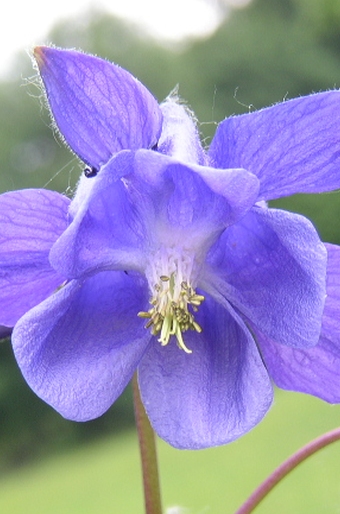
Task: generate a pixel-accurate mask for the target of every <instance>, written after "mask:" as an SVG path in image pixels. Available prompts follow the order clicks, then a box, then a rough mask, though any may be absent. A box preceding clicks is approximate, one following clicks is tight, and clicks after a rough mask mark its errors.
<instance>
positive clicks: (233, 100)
mask: <svg viewBox="0 0 340 514" xmlns="http://www.w3.org/2000/svg"><path fill="white" fill-rule="evenodd" d="M339 26H340V1H338V0H254V1H253V2H252V3H251V4H250V5H249V6H248V7H247V8H245V9H242V10H235V11H234V12H232V14H231V16H230V17H229V18H228V19H226V21H225V22H224V23H223V24H222V25H221V26H220V28H219V30H217V31H216V33H215V34H213V35H212V36H211V37H210V38H207V39H204V40H196V41H194V40H192V41H189V42H186V43H185V44H183V45H182V46H177V47H174V48H171V47H169V46H165V45H161V44H157V43H156V42H155V41H154V40H153V39H151V37H147V36H146V35H145V34H144V33H143V32H142V31H141V30H140V29H137V28H136V26H134V25H129V24H124V23H123V22H122V21H119V20H117V19H115V18H113V17H112V16H108V15H105V14H103V13H102V12H99V11H90V12H88V13H85V14H84V15H83V16H82V17H78V18H76V19H70V20H68V21H63V22H62V23H60V24H59V25H57V26H55V28H54V29H53V31H52V32H51V34H50V35H49V37H48V41H51V42H53V44H55V45H57V46H62V47H75V48H82V49H83V50H84V51H87V52H91V53H93V54H97V55H99V56H102V57H105V58H107V59H109V60H111V61H114V62H116V63H118V64H120V65H121V66H123V67H124V68H126V69H128V70H130V71H131V72H132V73H133V74H134V75H136V76H137V77H138V78H139V79H140V80H141V81H142V82H143V83H144V84H145V85H146V86H147V87H148V88H149V89H150V90H151V91H152V92H153V93H154V94H155V96H156V97H157V98H158V99H159V100H162V99H164V98H165V97H166V96H167V95H168V94H169V92H170V91H171V90H172V89H173V88H174V87H175V86H176V85H177V84H179V93H180V95H181V96H182V97H183V98H184V99H185V100H186V101H187V102H188V104H189V105H190V106H191V107H192V109H193V110H194V111H195V113H196V115H197V117H198V119H199V120H200V122H201V124H200V130H201V132H202V138H203V139H204V141H205V142H206V144H208V143H209V140H210V138H211V136H212V135H213V133H214V131H215V127H216V123H217V122H219V121H220V120H222V119H223V118H224V117H226V116H227V115H231V114H240V113H245V112H249V110H253V109H258V108H261V107H264V106H267V105H270V104H272V103H275V102H278V101H281V100H283V99H286V98H293V97H295V96H299V95H304V94H309V93H311V92H316V91H320V90H324V89H331V88H334V87H337V86H338V85H339V83H340V32H339V30H338V27H339ZM17 68H18V69H20V75H21V77H25V78H24V79H22V78H21V79H20V80H12V81H8V82H3V83H1V84H0V113H1V119H2V120H4V123H2V125H1V126H0V156H1V162H2V172H1V174H0V190H1V191H6V190H12V189H19V188H26V187H47V188H50V189H56V190H59V191H62V192H65V193H66V194H70V195H71V194H72V191H73V190H74V187H75V184H76V181H77V178H78V176H79V173H80V172H81V169H82V165H81V163H80V162H79V161H78V159H77V158H76V157H75V156H73V155H72V154H71V153H70V151H69V150H68V149H67V148H66V147H65V146H64V144H63V143H61V142H60V139H59V137H58V135H57V134H56V132H55V131H52V130H51V126H52V123H51V120H50V117H49V114H48V111H47V110H46V109H45V108H44V102H43V100H42V95H41V89H40V88H39V86H38V81H37V79H36V77H35V76H34V75H35V74H34V72H33V71H32V67H31V64H30V62H29V60H28V59H26V61H23V60H22V59H18V62H17ZM32 77H33V78H32ZM275 205H276V206H279V207H284V208H287V209H291V210H293V211H296V212H301V213H304V214H306V215H307V216H308V217H310V218H311V219H313V221H314V223H315V224H316V226H317V228H318V229H319V231H320V233H321V235H322V236H323V238H324V239H325V240H328V241H332V242H335V243H336V242H338V243H340V230H339V227H338V224H337V223H334V220H336V221H337V220H339V219H340V202H339V194H338V193H331V194H327V195H308V196H304V195H298V196H296V197H293V198H290V199H282V200H279V201H277V202H275ZM0 352H1V354H0V377H1V378H0V449H1V450H2V453H3V459H2V462H3V464H2V466H5V465H6V464H8V463H14V462H20V461H22V460H24V459H25V458H26V456H27V457H29V456H30V455H33V454H35V453H36V452H37V451H40V452H41V451H42V450H44V449H45V448H47V447H50V448H56V447H57V445H59V446H60V444H65V445H68V444H70V443H73V442H76V441H79V440H83V439H84V438H86V437H87V436H88V435H92V434H94V433H97V432H102V431H103V430H105V429H107V428H109V427H110V429H114V428H115V427H117V428H121V427H123V426H125V424H126V423H128V422H130V421H131V419H132V412H131V402H129V401H128V400H126V398H125V397H124V398H123V399H122V400H121V402H119V403H117V405H116V406H115V407H114V408H113V409H112V410H111V411H110V412H109V413H108V414H106V415H105V416H104V417H103V418H102V419H101V420H98V421H94V422H91V423H87V424H85V425H84V424H75V423H71V422H68V421H66V420H63V419H61V418H60V416H58V415H57V414H56V413H54V412H53V410H52V409H50V408H49V407H47V406H46V405H45V404H43V403H42V402H41V401H40V400H39V399H37V398H36V397H35V395H34V394H33V393H32V392H31V391H30V390H29V389H28V387H27V386H26V384H24V382H23V380H22V379H21V378H20V373H19V371H18V370H17V368H16V365H15V362H14V360H13V357H12V354H11V351H10V348H9V345H8V343H4V344H3V345H2V346H1V347H0ZM125 420H126V421H125Z"/></svg>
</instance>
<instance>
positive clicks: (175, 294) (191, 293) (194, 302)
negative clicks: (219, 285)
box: [138, 253, 204, 353]
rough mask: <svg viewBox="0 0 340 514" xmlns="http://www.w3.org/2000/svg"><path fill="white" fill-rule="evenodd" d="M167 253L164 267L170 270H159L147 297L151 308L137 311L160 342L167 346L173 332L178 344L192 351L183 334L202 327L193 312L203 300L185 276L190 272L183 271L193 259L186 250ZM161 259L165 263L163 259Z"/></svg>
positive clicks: (187, 350)
mask: <svg viewBox="0 0 340 514" xmlns="http://www.w3.org/2000/svg"><path fill="white" fill-rule="evenodd" d="M168 257H169V259H168V262H167V266H166V267H167V268H168V269H170V271H168V272H166V273H164V274H163V273H162V274H158V277H157V281H156V283H154V286H153V295H152V298H151V300H150V304H151V305H152V307H151V309H150V310H149V311H147V312H144V311H143V312H139V313H138V316H139V317H141V318H148V319H149V321H148V322H147V324H146V325H145V328H150V330H151V334H152V335H154V336H156V335H158V334H160V336H159V339H158V341H159V342H160V343H161V345H162V346H166V345H167V344H168V343H169V341H170V339H171V336H175V337H176V339H177V345H178V346H179V348H181V349H182V350H184V351H185V352H186V353H192V351H191V350H189V348H187V346H186V345H185V343H184V340H183V335H182V334H183V332H186V331H187V330H195V331H196V332H199V333H200V332H202V328H201V327H200V325H199V324H198V323H197V322H196V321H195V318H194V313H195V312H197V310H198V307H199V306H200V305H201V303H202V302H203V300H204V296H202V295H200V294H197V293H196V291H195V289H193V287H192V285H191V284H190V281H189V279H188V278H186V277H188V276H190V274H189V275H188V274H187V273H186V272H188V271H191V268H192V266H191V265H192V259H189V260H188V259H187V258H185V257H186V256H185V254H184V256H183V254H181V255H180V256H179V257H176V256H174V255H173V253H170V255H168ZM183 257H184V258H183ZM161 260H162V261H163V264H164V259H161ZM163 267H164V266H163ZM156 268H158V266H156ZM188 268H189V269H188ZM158 270H159V268H158ZM153 271H155V269H153ZM154 274H155V273H153V276H154ZM154 282H155V281H154Z"/></svg>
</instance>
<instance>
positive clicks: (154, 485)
mask: <svg viewBox="0 0 340 514" xmlns="http://www.w3.org/2000/svg"><path fill="white" fill-rule="evenodd" d="M132 388H133V401H134V408H135V418H136V426H137V432H138V440H139V449H140V456H141V462H142V473H143V487H144V500H145V513H146V514H162V505H161V494H160V484H159V473H158V463H157V452H156V441H155V433H154V431H153V429H152V427H151V425H150V421H149V418H148V416H147V414H146V412H145V409H144V405H143V403H142V399H141V397H140V393H139V386H138V380H137V373H135V375H134V377H133V379H132Z"/></svg>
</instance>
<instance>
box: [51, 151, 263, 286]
mask: <svg viewBox="0 0 340 514" xmlns="http://www.w3.org/2000/svg"><path fill="white" fill-rule="evenodd" d="M216 191H218V192H216ZM257 191H258V180H257V178H256V177H255V176H254V175H252V174H250V173H248V172H247V171H245V170H215V169H213V168H206V167H201V166H198V165H197V166H195V165H192V166H186V165H184V164H182V163H180V162H178V161H177V160H175V159H172V158H171V157H167V156H165V155H161V154H160V153H158V152H154V151H151V150H139V151H137V152H135V153H133V152H129V151H125V152H120V153H119V154H117V155H116V156H115V157H113V158H112V159H111V160H110V161H109V163H108V164H107V165H106V166H104V167H103V168H102V169H101V171H100V174H99V175H98V177H96V182H95V183H94V185H93V187H92V189H91V191H90V192H89V194H88V195H87V197H86V200H85V201H84V202H83V204H82V205H81V207H79V209H78V211H77V213H76V216H75V219H74V221H73V222H72V224H71V225H70V227H69V228H68V230H67V231H66V232H65V233H64V234H63V236H62V237H61V238H60V239H59V240H58V242H57V243H56V245H55V246H54V247H53V249H52V251H51V254H50V259H51V263H52V265H53V266H54V267H55V269H58V270H59V272H60V273H63V274H64V275H65V276H67V277H68V278H75V277H80V276H81V275H82V274H83V273H90V272H92V271H93V270H98V269H123V270H128V269H135V270H139V271H143V269H145V266H146V258H147V253H150V251H153V250H152V249H153V248H154V247H155V246H158V245H159V244H162V243H163V244H164V245H166V246H171V245H176V244H178V242H180V243H181V244H182V243H183V240H184V239H185V240H186V241H187V245H191V246H192V247H193V248H198V250H199V251H200V250H201V248H200V246H201V247H205V246H206V242H207V241H210V240H211V239H213V238H214V237H216V233H218V232H219V231H221V230H223V229H224V227H225V226H227V225H229V224H231V223H233V222H234V221H235V220H236V219H238V218H239V217H241V216H243V215H244V214H245V212H247V211H248V210H249V209H250V208H251V207H252V205H253V204H254V202H255V200H256V198H257ZM98 249H100V251H98Z"/></svg>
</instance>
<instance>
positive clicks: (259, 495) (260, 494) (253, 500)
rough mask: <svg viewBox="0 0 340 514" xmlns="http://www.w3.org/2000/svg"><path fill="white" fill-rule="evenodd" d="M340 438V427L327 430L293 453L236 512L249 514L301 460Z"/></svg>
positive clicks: (237, 513)
mask: <svg viewBox="0 0 340 514" xmlns="http://www.w3.org/2000/svg"><path fill="white" fill-rule="evenodd" d="M338 440H340V428H336V429H335V430H331V431H330V432H326V434H323V435H322V436H320V437H318V438H317V439H314V440H313V441H311V442H310V443H308V444H306V446H303V447H302V448H300V449H299V450H298V451H297V452H296V453H294V454H293V455H291V456H290V457H289V458H288V459H287V460H286V461H284V462H283V463H282V464H281V465H280V466H279V467H278V468H276V469H275V471H273V473H272V474H271V475H269V477H268V478H266V480H264V482H262V484H261V485H260V486H259V487H258V488H257V489H255V491H254V492H253V493H252V494H251V495H250V496H249V498H248V499H247V500H246V502H245V503H244V504H243V505H242V506H241V507H240V508H239V509H238V510H237V511H236V513H235V514H249V513H250V512H253V510H254V509H255V507H257V505H258V504H259V503H260V502H261V501H262V500H263V498H265V496H267V494H268V493H269V492H270V491H271V490H272V489H273V488H274V487H275V486H276V485H277V484H278V483H279V482H280V481H281V480H282V479H283V478H284V477H285V476H286V475H288V473H289V472H290V471H292V470H293V469H294V468H296V467H297V466H298V465H299V464H301V462H303V461H304V460H306V459H307V458H308V457H310V455H313V454H314V453H316V452H317V451H318V450H321V449H322V448H324V447H325V446H327V445H329V444H331V443H334V442H335V441H338Z"/></svg>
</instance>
